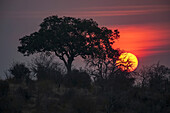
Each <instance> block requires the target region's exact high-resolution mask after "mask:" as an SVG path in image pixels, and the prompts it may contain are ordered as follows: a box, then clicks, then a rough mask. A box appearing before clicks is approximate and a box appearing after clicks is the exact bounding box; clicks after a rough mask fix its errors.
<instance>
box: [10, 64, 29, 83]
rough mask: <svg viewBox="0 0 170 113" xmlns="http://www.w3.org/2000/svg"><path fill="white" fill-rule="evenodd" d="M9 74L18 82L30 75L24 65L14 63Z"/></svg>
mask: <svg viewBox="0 0 170 113" xmlns="http://www.w3.org/2000/svg"><path fill="white" fill-rule="evenodd" d="M9 72H10V73H11V74H12V75H13V76H14V79H16V80H17V81H20V82H21V80H24V79H26V78H28V77H29V74H30V70H29V68H28V67H26V66H25V64H24V63H14V64H13V66H12V67H11V68H10V69H9Z"/></svg>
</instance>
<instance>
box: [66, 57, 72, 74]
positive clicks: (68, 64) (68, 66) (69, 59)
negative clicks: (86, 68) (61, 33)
mask: <svg viewBox="0 0 170 113" xmlns="http://www.w3.org/2000/svg"><path fill="white" fill-rule="evenodd" d="M73 60H74V58H73V57H70V58H68V61H67V66H66V67H67V74H68V73H70V72H71V66H72V62H73Z"/></svg>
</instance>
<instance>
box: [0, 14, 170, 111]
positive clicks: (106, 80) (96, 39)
mask: <svg viewBox="0 0 170 113" xmlns="http://www.w3.org/2000/svg"><path fill="white" fill-rule="evenodd" d="M40 26H41V28H40V30H39V31H38V32H35V33H33V34H31V35H30V36H25V37H23V38H21V39H20V42H21V46H19V47H18V50H19V51H20V52H21V53H23V54H25V55H29V54H33V53H40V52H41V54H39V55H38V56H37V57H36V58H34V59H33V60H32V62H31V63H28V64H25V63H14V64H13V65H12V66H11V67H10V68H9V70H8V76H10V77H8V76H7V78H6V79H5V80H0V113H169V112H170V69H169V68H168V67H166V66H164V65H160V64H159V63H157V64H155V65H152V66H148V67H143V68H142V69H141V70H139V71H138V72H127V71H122V70H120V69H118V68H117V67H116V64H115V62H116V60H117V58H118V56H119V51H118V50H114V49H113V48H112V44H113V42H114V39H116V38H118V37H119V32H118V31H117V30H115V32H114V33H113V32H112V31H111V30H109V29H107V28H105V27H103V28H99V27H98V25H97V23H96V22H94V21H93V20H91V19H90V20H86V19H84V20H82V19H75V18H71V17H63V18H59V17H57V16H52V17H48V18H46V19H44V22H43V23H42V24H41V25H40ZM47 37H48V38H47ZM102 37H103V38H102ZM108 41H109V42H108ZM112 41H113V42H112ZM53 54H55V55H54V56H53ZM56 56H57V57H59V58H60V59H61V60H62V61H64V65H65V67H66V68H67V72H65V71H64V68H63V66H62V65H61V64H60V63H58V62H57V61H56V60H55V57H56ZM77 56H81V57H82V58H84V59H85V62H86V64H87V69H81V70H78V69H74V70H71V64H72V62H73V60H74V58H75V57H77ZM65 58H66V59H67V61H66V59H65Z"/></svg>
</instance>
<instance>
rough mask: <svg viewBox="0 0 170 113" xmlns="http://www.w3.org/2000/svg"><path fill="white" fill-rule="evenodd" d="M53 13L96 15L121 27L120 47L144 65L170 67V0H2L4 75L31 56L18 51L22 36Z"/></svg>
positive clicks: (0, 47) (104, 22)
mask: <svg viewBox="0 0 170 113" xmlns="http://www.w3.org/2000/svg"><path fill="white" fill-rule="evenodd" d="M51 15H59V16H71V17H80V18H93V19H94V20H95V21H97V23H98V24H99V25H100V26H106V27H109V28H112V29H119V31H120V36H121V38H120V39H119V40H118V41H117V42H116V44H115V45H116V47H120V49H125V50H128V51H130V52H132V53H134V54H135V55H137V57H138V58H139V64H140V66H142V65H151V64H153V63H157V62H158V61H160V63H161V64H164V65H166V66H168V67H170V60H169V59H170V32H169V31H170V0H117V1H116V0H1V1H0V50H1V58H0V61H1V63H0V76H1V75H3V71H4V70H7V69H8V68H9V66H10V65H11V63H12V62H13V61H25V60H27V59H29V58H26V57H23V56H22V54H20V53H18V52H17V46H18V45H19V38H21V37H23V36H25V35H29V34H30V33H32V32H35V31H36V30H38V29H39V24H40V23H41V22H42V20H43V19H44V18H45V17H47V16H51ZM77 62H80V60H77V61H76V62H75V63H74V65H76V64H77Z"/></svg>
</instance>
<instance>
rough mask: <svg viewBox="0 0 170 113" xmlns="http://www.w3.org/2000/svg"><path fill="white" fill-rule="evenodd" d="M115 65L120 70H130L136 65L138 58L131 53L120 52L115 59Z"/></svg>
mask: <svg viewBox="0 0 170 113" xmlns="http://www.w3.org/2000/svg"><path fill="white" fill-rule="evenodd" d="M116 66H117V67H118V68H119V69H121V70H122V71H127V72H132V71H134V70H135V69H136V68H137V66H138V59H137V57H136V56H135V55H134V54H132V53H127V52H125V53H122V54H121V55H120V57H119V59H118V60H117V61H116Z"/></svg>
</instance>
